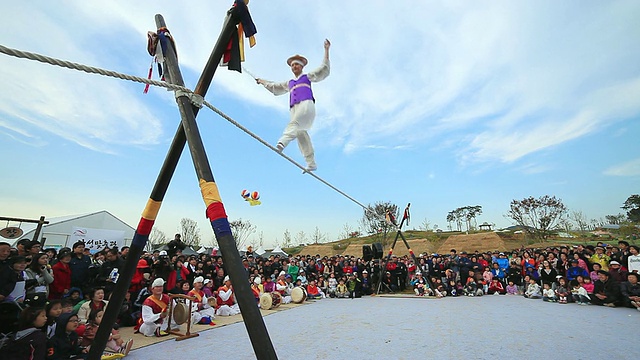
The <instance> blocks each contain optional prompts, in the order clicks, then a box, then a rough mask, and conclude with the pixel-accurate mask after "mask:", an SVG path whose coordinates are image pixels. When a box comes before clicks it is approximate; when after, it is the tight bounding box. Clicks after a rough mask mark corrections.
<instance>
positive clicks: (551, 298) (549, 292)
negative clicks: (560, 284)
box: [542, 282, 558, 302]
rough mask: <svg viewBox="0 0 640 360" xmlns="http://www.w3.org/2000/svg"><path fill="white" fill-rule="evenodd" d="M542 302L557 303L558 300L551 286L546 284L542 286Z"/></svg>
mask: <svg viewBox="0 0 640 360" xmlns="http://www.w3.org/2000/svg"><path fill="white" fill-rule="evenodd" d="M542 301H548V302H556V301H558V298H557V297H556V293H555V291H553V289H552V288H551V284H549V283H548V282H545V283H544V284H542Z"/></svg>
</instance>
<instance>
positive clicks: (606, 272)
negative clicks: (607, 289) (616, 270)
mask: <svg viewBox="0 0 640 360" xmlns="http://www.w3.org/2000/svg"><path fill="white" fill-rule="evenodd" d="M598 274H602V275H607V276H611V274H609V272H608V271H604V270H598Z"/></svg>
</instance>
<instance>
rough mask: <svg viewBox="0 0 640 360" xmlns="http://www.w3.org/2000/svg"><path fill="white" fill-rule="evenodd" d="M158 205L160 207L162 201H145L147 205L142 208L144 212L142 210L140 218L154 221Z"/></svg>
mask: <svg viewBox="0 0 640 360" xmlns="http://www.w3.org/2000/svg"><path fill="white" fill-rule="evenodd" d="M160 205H162V201H156V200H153V199H149V200H148V201H147V205H146V206H145V207H144V210H142V218H144V219H147V220H155V219H156V217H157V216H158V212H159V211H160Z"/></svg>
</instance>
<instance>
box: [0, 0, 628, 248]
mask: <svg viewBox="0 0 640 360" xmlns="http://www.w3.org/2000/svg"><path fill="white" fill-rule="evenodd" d="M188 4H189V6H185V5H180V4H178V3H177V2H173V1H154V2H135V3H132V2H130V1H103V2H89V1H69V2H62V3H53V2H45V1H29V2H26V1H25V2H13V3H11V4H8V5H5V6H4V7H3V11H2V13H1V14H0V21H1V22H2V24H3V27H4V29H5V31H3V32H1V33H0V44H2V45H5V46H8V47H13V48H18V49H22V50H27V51H33V52H38V53H42V54H46V55H49V56H52V57H57V58H61V59H66V60H70V61H74V62H79V63H84V64H88V65H93V66H98V67H103V68H107V69H112V70H116V71H120V72H124V73H128V74H133V75H138V76H146V74H147V70H148V66H149V63H150V61H151V58H150V56H149V55H148V54H147V52H146V32H147V31H148V30H155V22H154V14H156V13H161V14H163V15H164V17H165V20H166V22H167V25H168V28H169V30H170V31H171V33H172V34H173V36H174V38H175V40H176V43H177V48H178V54H179V60H180V64H181V67H182V73H183V76H184V78H185V82H186V83H187V86H189V87H193V86H194V85H195V83H196V81H197V78H198V77H199V74H200V71H201V70H202V68H203V67H204V64H205V63H206V60H207V58H208V56H209V53H210V51H211V49H212V47H213V45H214V43H215V41H216V39H217V37H218V34H219V31H220V29H221V26H222V21H223V19H224V15H225V12H226V10H227V9H228V8H229V6H230V5H231V1H229V2H228V3H227V2H222V1H215V2H212V1H192V2H189V3H188ZM249 8H250V11H251V14H252V16H253V19H254V22H255V24H256V26H257V29H258V34H257V45H256V46H255V47H254V48H252V49H248V50H247V54H246V56H247V61H246V63H245V66H246V67H247V68H248V69H250V70H251V72H252V73H254V74H256V75H257V76H259V77H262V78H265V79H270V80H287V79H289V78H290V76H291V73H290V70H289V68H288V67H287V65H286V64H285V60H286V58H287V57H288V56H290V55H292V54H295V53H300V54H304V55H306V56H307V57H308V59H309V62H310V64H309V67H310V68H313V67H315V66H317V65H319V64H320V61H321V57H322V53H323V47H322V43H323V40H324V39H325V38H329V39H330V40H331V42H332V47H331V66H332V68H331V75H330V76H329V77H328V78H327V79H326V80H324V81H323V82H321V83H318V84H315V86H314V92H315V97H316V99H317V104H316V105H317V106H316V109H317V117H316V121H315V124H314V127H313V130H312V132H311V136H312V141H313V143H314V147H315V149H316V159H317V162H318V166H319V169H318V171H317V174H318V175H319V176H321V177H322V178H324V179H326V180H327V181H329V182H331V183H332V184H334V185H336V186H337V187H338V188H340V189H341V190H342V191H344V192H346V193H348V194H349V195H351V196H352V197H354V198H356V199H357V200H358V201H360V202H362V203H365V204H369V203H374V202H376V201H389V202H392V203H395V204H397V205H398V206H400V207H404V206H405V205H406V203H408V202H411V203H412V222H411V225H410V227H416V228H417V227H419V226H420V223H422V221H423V220H424V219H428V221H429V222H430V223H431V225H433V224H437V225H439V227H440V228H445V227H446V225H447V224H446V221H445V217H446V214H447V212H449V211H451V210H453V209H455V208H457V207H461V206H466V205H481V206H482V207H483V211H484V214H483V215H482V216H480V217H479V219H478V221H479V222H483V221H487V222H489V223H495V224H497V225H498V226H508V225H510V221H509V220H507V219H505V218H504V216H503V214H505V213H506V212H507V210H508V206H509V202H510V201H511V200H512V199H522V198H524V197H528V196H535V197H537V196H542V195H545V194H549V195H554V196H557V197H559V198H561V199H562V200H563V201H564V203H565V205H567V207H568V208H569V209H570V210H579V211H582V212H583V213H584V214H585V215H586V216H587V218H589V219H592V218H600V217H604V216H605V215H608V214H618V213H620V212H621V211H622V210H621V209H620V206H621V205H622V203H623V202H624V201H625V200H626V199H627V197H628V196H630V195H632V194H634V193H636V194H637V193H638V191H639V188H638V184H640V152H639V151H638V150H640V145H639V144H640V142H639V141H638V135H639V134H640V121H639V120H640V96H639V95H640V62H638V61H637V59H638V58H640V48H638V46H637V44H638V43H637V41H638V38H640V23H639V22H638V21H637V19H638V18H639V17H640V3H638V2H637V1H610V2H598V1H580V2H577V1H568V2H562V3H558V2H554V1H536V2H533V1H529V2H525V1H511V2H468V1H467V2H462V1H442V2H440V1H429V2H417V3H411V4H406V5H403V6H400V5H398V4H395V3H394V4H392V3H391V2H388V1H369V2H367V3H366V6H365V5H362V3H360V2H345V1H300V2H296V4H295V5H292V4H291V3H290V2H284V1H269V2H266V1H257V0H254V1H251V3H250V4H249ZM0 76H1V77H2V79H3V86H2V87H1V88H0V154H2V159H3V162H4V166H3V169H4V171H3V172H2V176H1V181H0V183H1V184H2V186H0V214H3V216H14V217H29V218H37V217H39V216H40V215H45V216H47V217H55V216H64V215H70V214H80V213H88V212H94V211H99V210H103V209H106V210H108V211H110V212H111V213H113V214H114V215H116V216H118V217H120V218H121V219H122V220H124V221H126V222H128V223H129V224H131V225H132V226H134V227H135V226H136V224H137V222H138V220H139V217H140V213H141V211H142V209H143V207H144V205H145V203H146V200H147V199H148V196H149V193H150V191H151V188H152V186H153V184H154V181H155V178H156V176H157V174H158V171H159V169H160V166H161V164H162V162H163V160H164V156H165V154H166V151H167V149H168V147H169V144H170V141H171V139H172V137H173V134H174V133H175V130H176V128H177V126H178V123H179V114H178V110H177V106H176V105H175V101H174V99H173V95H172V94H171V93H168V92H166V91H165V90H162V89H157V88H152V89H151V90H150V92H149V93H148V94H146V95H145V94H142V90H143V86H142V85H140V84H135V83H128V82H124V81H120V80H115V79H109V78H104V77H100V76H96V75H87V74H84V73H79V72H74V71H71V70H66V69H61V68H56V67H52V66H49V65H44V64H40V63H34V62H29V61H26V60H20V59H14V58H11V57H8V56H5V55H1V56H0ZM154 76H157V75H154ZM207 100H208V101H209V102H211V103H212V104H213V105H215V106H216V107H218V108H219V109H221V110H222V111H224V112H225V113H227V114H228V115H229V116H231V117H232V118H234V119H235V120H237V121H239V122H240V123H242V124H243V125H244V126H245V127H247V128H249V129H251V130H252V131H253V132H255V133H256V134H258V135H259V136H260V137H262V138H263V139H265V140H267V141H269V142H270V143H272V144H274V143H275V142H276V141H277V139H278V137H279V135H280V133H281V131H282V130H283V129H284V127H285V125H286V123H287V121H288V107H287V104H288V99H287V97H286V96H280V97H274V96H273V95H271V94H270V93H269V92H267V91H266V90H265V89H264V88H262V87H261V86H258V85H256V84H255V82H253V80H252V79H251V78H250V77H249V76H248V75H246V74H239V73H235V72H230V71H227V70H226V69H223V68H221V69H219V70H218V71H217V74H216V77H215V79H214V82H213V84H212V86H211V88H210V91H209V93H208V95H207ZM198 124H199V128H200V131H201V134H202V137H203V140H204V144H205V148H206V150H207V153H208V155H209V161H210V163H211V167H212V169H213V172H214V176H215V178H216V182H217V183H218V186H219V188H220V192H221V195H222V199H223V201H224V203H225V207H226V209H227V213H228V215H229V218H230V220H234V219H238V218H242V219H246V220H250V221H251V222H252V223H253V224H255V225H256V226H257V232H258V233H259V232H262V233H263V237H264V242H265V245H267V246H270V245H274V244H275V243H276V242H278V241H282V237H283V236H282V234H283V233H284V231H285V230H288V231H289V232H290V233H291V234H293V235H295V234H296V233H298V232H300V231H303V232H305V233H306V234H307V236H309V235H311V234H312V233H313V232H314V230H315V228H316V227H317V228H318V229H319V231H320V232H321V233H323V234H325V235H326V236H327V239H328V240H331V241H332V240H335V239H336V238H337V237H338V236H339V234H340V233H341V232H342V231H343V228H344V226H345V224H348V225H349V226H350V227H351V228H357V227H358V220H359V219H360V218H361V217H362V209H361V208H360V207H359V206H357V205H356V204H354V203H352V202H351V201H349V200H348V199H346V198H344V197H342V196H341V195H339V194H337V193H336V192H334V191H333V190H331V189H329V188H328V187H326V186H325V185H323V184H321V183H320V182H318V181H317V180H315V179H314V178H312V177H310V176H303V175H301V174H300V171H299V170H298V169H297V168H295V167H293V166H291V164H289V163H288V162H286V161H285V160H283V159H282V158H280V157H278V156H276V155H275V154H274V153H273V152H272V151H271V150H269V149H267V148H266V147H264V146H263V145H261V144H259V143H258V142H256V141H255V140H253V139H251V138H250V137H248V136H247V135H245V134H244V133H242V132H240V131H239V130H237V129H236V128H235V127H233V126H232V125H230V124H229V123H227V122H226V121H225V120H223V119H222V118H220V117H219V116H217V115H215V114H213V113H212V112H210V111H205V110H203V111H201V112H200V115H199V116H198ZM291 145H292V146H290V147H288V148H287V149H286V150H285V152H286V154H287V155H289V156H291V157H293V158H294V159H295V160H297V161H299V162H302V156H301V155H300V153H299V151H298V149H297V146H296V144H291ZM197 184H198V183H197V179H196V176H195V172H194V170H193V165H192V162H191V159H190V156H189V154H188V152H185V153H184V154H183V157H182V159H181V161H180V164H179V167H178V169H177V171H176V174H175V176H174V178H173V181H172V183H171V185H170V187H169V191H168V193H167V196H166V198H165V201H164V202H163V206H162V209H161V211H160V215H159V217H158V219H157V222H156V225H157V226H158V228H159V229H160V230H162V231H164V232H165V233H167V235H171V234H173V233H174V232H176V231H177V228H178V226H179V221H180V219H181V218H182V217H188V218H192V219H195V220H198V221H199V223H200V229H201V234H202V237H203V239H204V240H205V241H208V240H209V239H211V238H212V231H211V230H210V227H209V226H208V224H207V222H206V219H205V217H204V204H203V202H202V199H201V197H200V193H199V189H198V185H197ZM243 189H249V190H258V191H259V192H260V193H261V196H262V199H261V200H262V205H261V206H255V207H250V206H249V205H248V204H247V203H246V202H244V201H243V200H242V199H241V197H240V192H241V191H242V190H243ZM252 239H254V241H255V239H257V234H256V235H255V236H253V238H252ZM250 241H251V239H250Z"/></svg>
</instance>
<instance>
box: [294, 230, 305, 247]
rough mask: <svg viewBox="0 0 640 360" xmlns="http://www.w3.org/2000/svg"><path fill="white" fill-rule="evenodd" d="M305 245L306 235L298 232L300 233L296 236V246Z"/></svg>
mask: <svg viewBox="0 0 640 360" xmlns="http://www.w3.org/2000/svg"><path fill="white" fill-rule="evenodd" d="M306 243H307V234H305V233H304V231H302V230H300V232H298V233H297V234H296V244H297V245H303V244H306Z"/></svg>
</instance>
